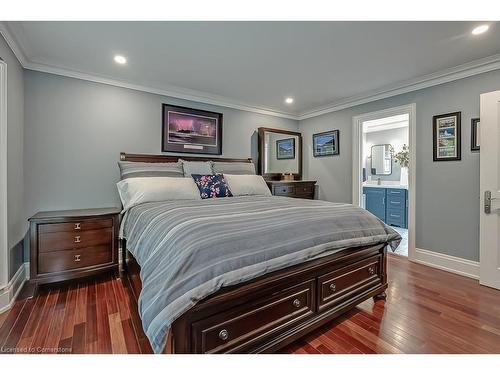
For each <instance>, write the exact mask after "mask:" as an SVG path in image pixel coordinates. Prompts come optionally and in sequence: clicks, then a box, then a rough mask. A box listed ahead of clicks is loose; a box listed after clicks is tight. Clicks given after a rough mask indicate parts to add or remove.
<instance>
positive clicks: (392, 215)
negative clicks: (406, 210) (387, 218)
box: [391, 214, 399, 217]
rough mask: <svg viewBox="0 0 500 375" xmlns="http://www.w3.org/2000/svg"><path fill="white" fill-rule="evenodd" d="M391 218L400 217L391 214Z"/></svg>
mask: <svg viewBox="0 0 500 375" xmlns="http://www.w3.org/2000/svg"><path fill="white" fill-rule="evenodd" d="M391 217H399V215H394V214H391Z"/></svg>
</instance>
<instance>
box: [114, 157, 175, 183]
mask: <svg viewBox="0 0 500 375" xmlns="http://www.w3.org/2000/svg"><path fill="white" fill-rule="evenodd" d="M118 166H119V167H120V179H121V180H124V179H126V178H133V177H184V172H183V169H182V164H181V163H179V162H176V163H142V162H135V161H119V162H118Z"/></svg>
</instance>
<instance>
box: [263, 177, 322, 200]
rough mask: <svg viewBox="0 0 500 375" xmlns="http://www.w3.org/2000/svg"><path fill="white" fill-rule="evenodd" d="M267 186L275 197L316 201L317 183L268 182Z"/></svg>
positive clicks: (297, 181)
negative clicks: (315, 190) (315, 188)
mask: <svg viewBox="0 0 500 375" xmlns="http://www.w3.org/2000/svg"><path fill="white" fill-rule="evenodd" d="M266 183H267V186H269V189H271V193H272V194H273V195H279V196H282V197H289V198H303V199H314V186H315V185H316V181H303V180H293V181H286V180H268V181H266Z"/></svg>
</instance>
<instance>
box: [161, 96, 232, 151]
mask: <svg viewBox="0 0 500 375" xmlns="http://www.w3.org/2000/svg"><path fill="white" fill-rule="evenodd" d="M162 152H185V153H190V154H210V155H221V154H222V113H218V112H209V111H203V110H201V109H194V108H186V107H179V106H174V105H170V104H163V119H162Z"/></svg>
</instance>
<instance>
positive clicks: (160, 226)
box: [121, 196, 401, 353]
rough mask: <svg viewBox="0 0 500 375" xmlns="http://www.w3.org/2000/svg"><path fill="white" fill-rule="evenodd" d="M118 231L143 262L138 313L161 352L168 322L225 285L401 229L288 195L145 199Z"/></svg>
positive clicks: (392, 240)
mask: <svg viewBox="0 0 500 375" xmlns="http://www.w3.org/2000/svg"><path fill="white" fill-rule="evenodd" d="M121 235H122V237H123V238H126V239H127V248H128V250H129V251H130V252H131V253H132V254H133V255H134V257H135V258H136V260H137V262H138V263H139V265H140V266H141V275H140V276H141V280H142V292H141V295H140V297H139V313H140V316H141V319H142V323H143V327H144V331H145V333H146V335H147V336H148V338H149V340H150V342H151V345H152V348H153V350H154V351H155V352H156V353H159V352H162V350H163V348H164V346H165V343H166V337H167V334H168V330H169V328H170V325H171V324H172V323H173V322H174V321H175V319H177V318H178V317H179V316H180V315H182V314H183V313H184V312H186V311H187V310H189V309H190V308H191V307H192V306H193V305H195V304H196V302H197V301H200V300H201V299H203V298H205V297H207V296H209V295H210V294H212V293H214V292H216V291H217V290H219V289H221V288H222V287H224V286H229V285H234V284H238V283H241V282H244V281H247V280H251V279H253V278H255V277H258V276H260V275H263V274H266V273H269V272H272V271H275V270H278V269H283V268H286V267H289V266H292V265H296V264H299V263H302V262H305V261H308V260H311V259H315V258H319V257H323V256H327V255H330V254H333V253H335V252H337V251H339V250H342V249H345V248H347V247H357V246H363V245H373V244H379V243H388V244H389V246H391V248H392V249H393V250H394V249H395V248H396V247H397V246H398V245H399V242H400V240H401V237H400V236H399V234H398V233H397V232H396V231H395V230H393V229H392V228H390V227H388V226H387V225H385V224H384V223H383V222H382V221H380V220H379V219H378V218H376V217H375V216H374V215H372V214H371V213H369V212H368V211H365V210H363V209H361V208H359V207H355V206H353V205H350V204H339V203H330V202H325V201H314V200H305V199H296V198H285V197H263V196H252V197H232V198H219V199H205V200H202V201H168V202H160V203H158V202H155V203H143V204H140V205H138V206H135V207H132V208H131V209H129V210H128V211H127V213H126V214H125V216H124V219H123V221H122V231H121Z"/></svg>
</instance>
